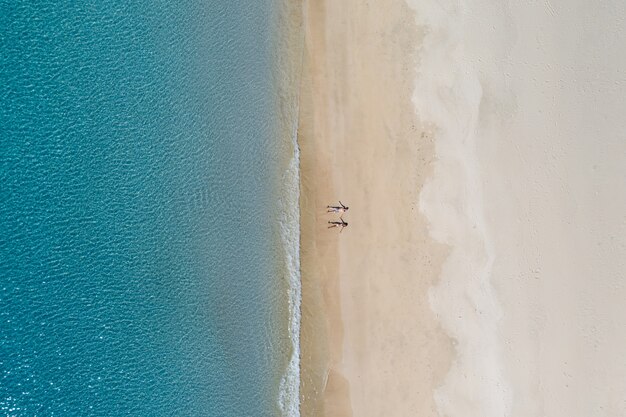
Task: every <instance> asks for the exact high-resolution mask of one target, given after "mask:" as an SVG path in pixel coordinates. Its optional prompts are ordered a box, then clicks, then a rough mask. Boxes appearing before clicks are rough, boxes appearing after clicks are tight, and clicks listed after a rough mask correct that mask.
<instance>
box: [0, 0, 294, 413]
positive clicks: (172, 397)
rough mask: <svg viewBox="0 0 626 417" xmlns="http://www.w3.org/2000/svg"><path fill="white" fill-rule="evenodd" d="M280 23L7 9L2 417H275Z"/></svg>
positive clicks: (192, 13) (206, 8) (164, 8)
mask: <svg viewBox="0 0 626 417" xmlns="http://www.w3.org/2000/svg"><path fill="white" fill-rule="evenodd" d="M271 6H272V5H271V2H270V1H255V2H246V4H244V3H242V2H232V1H223V0H220V1H211V2H202V1H179V2H165V1H136V2H105V3H101V2H79V3H75V4H72V3H69V2H65V3H62V4H59V3H57V2H45V1H42V2H33V3H28V4H27V3H17V2H16V3H13V2H2V3H1V4H0V27H1V28H2V31H1V32H0V33H1V34H0V80H1V82H0V100H1V101H2V106H1V107H0V184H1V186H0V201H1V203H0V225H1V227H0V413H1V414H3V415H7V416H35V415H38V416H51V415H58V416H74V415H76V416H88V415H89V416H91V415H93V416H121V415H132V416H237V417H241V416H254V417H256V416H269V415H276V414H278V413H279V411H278V406H277V398H278V396H279V393H278V389H279V380H280V378H281V376H282V374H283V372H284V369H285V366H286V362H287V360H288V357H289V355H290V354H291V352H292V348H291V344H290V342H289V334H288V326H287V325H286V323H287V322H288V320H289V317H288V315H289V312H288V306H287V304H288V298H287V295H286V293H287V286H288V285H287V284H288V282H287V281H288V279H285V272H284V267H283V264H284V262H285V261H284V259H283V257H284V253H285V248H284V247H282V246H281V245H282V244H283V243H284V242H283V241H281V240H280V230H279V222H278V221H277V214H276V213H277V210H280V209H281V208H282V209H284V207H283V206H281V205H280V204H279V202H280V201H281V198H280V196H279V195H277V192H278V191H277V190H279V188H278V187H276V186H275V185H274V183H275V182H276V180H277V179H280V176H281V175H282V172H281V170H282V169H284V167H285V162H284V161H285V160H286V159H287V158H289V157H290V152H293V149H292V147H291V144H290V143H285V142H284V141H282V140H278V139H277V137H276V135H275V132H274V129H273V126H274V124H275V120H274V119H275V118H276V117H277V115H276V114H275V111H274V109H275V107H274V106H273V105H272V103H271V101H272V96H273V94H274V93H273V91H272V88H273V87H272V83H271V82H270V78H271V74H270V72H271V71H272V62H271V53H270V48H271V39H272V34H271V33H270V30H271V24H270V23H269V22H270V20H271V19H272V10H271ZM296 243H297V241H296ZM296 394H297V390H296Z"/></svg>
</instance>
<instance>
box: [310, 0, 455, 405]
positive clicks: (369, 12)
mask: <svg viewBox="0 0 626 417" xmlns="http://www.w3.org/2000/svg"><path fill="white" fill-rule="evenodd" d="M304 30H305V53H304V64H303V67H304V70H303V74H302V84H301V88H300V117H299V129H298V143H299V146H300V178H301V183H300V190H301V193H300V222H301V223H300V224H301V244H300V248H301V254H300V256H301V273H302V326H301V392H300V399H301V415H302V416H305V417H306V416H325V415H326V416H351V415H355V416H356V415H358V416H368V415H382V414H388V415H396V414H398V415H401V414H407V413H413V414H419V415H432V416H435V415H437V410H436V405H435V401H434V398H433V392H434V390H435V389H436V388H437V387H438V386H439V385H440V384H441V383H442V382H443V378H444V376H445V375H446V373H447V371H448V369H449V367H450V365H451V362H452V360H453V357H454V348H453V343H452V341H451V340H450V339H449V338H448V337H447V336H446V335H445V334H444V332H443V331H442V329H441V327H440V324H439V322H438V321H437V320H436V317H435V316H434V313H433V312H432V311H431V309H430V305H429V301H428V299H429V288H430V287H431V286H432V285H433V284H434V283H435V282H436V281H437V279H438V276H439V273H440V269H441V266H442V264H443V260H444V259H445V257H446V255H447V251H448V249H447V248H446V247H445V246H444V245H441V244H437V243H435V242H434V241H433V240H432V239H431V238H430V237H429V234H428V230H427V223H426V220H425V219H424V217H423V215H422V214H421V213H420V212H419V196H420V191H421V187H422V186H423V184H424V182H425V180H426V178H427V177H428V176H429V175H430V173H431V171H432V168H433V162H434V142H433V138H432V132H430V131H429V127H428V126H422V124H421V123H420V121H419V120H418V119H417V116H416V115H415V109H414V106H413V104H412V101H411V97H412V94H413V90H414V82H415V75H416V70H417V68H416V67H417V66H416V59H417V53H416V51H417V49H418V46H419V43H420V42H421V38H422V36H423V34H421V33H420V32H419V31H418V28H417V26H416V24H415V22H414V16H413V12H412V11H411V10H410V9H409V7H408V5H407V4H406V3H405V1H404V0H385V1H381V2H377V3H376V4H375V5H373V4H364V3H362V2H358V1H356V0H348V1H345V2H330V1H322V2H308V1H306V2H305V4H304ZM338 199H341V200H342V201H344V202H345V203H346V204H347V205H349V206H350V207H351V209H350V211H349V212H348V213H346V214H345V215H344V218H345V220H346V221H348V222H349V223H350V225H349V227H348V228H346V230H344V232H343V233H341V234H338V232H337V231H336V230H335V229H327V227H326V226H327V223H326V222H327V221H328V220H329V219H331V218H333V217H334V216H332V215H329V214H327V213H326V212H325V207H326V205H327V204H330V203H333V202H336V201H337V200H338ZM381 413H382V414H381Z"/></svg>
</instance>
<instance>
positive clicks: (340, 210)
mask: <svg viewBox="0 0 626 417" xmlns="http://www.w3.org/2000/svg"><path fill="white" fill-rule="evenodd" d="M348 209H349V207H348V206H346V205H344V204H343V203H342V202H341V200H340V201H339V205H338V206H326V212H327V213H345V212H346V211H348ZM328 224H330V226H328V228H329V229H330V228H331V227H341V230H340V231H339V233H341V232H343V229H344V227H346V226H348V222H347V221H345V220H344V219H343V216H339V221H331V220H329V221H328Z"/></svg>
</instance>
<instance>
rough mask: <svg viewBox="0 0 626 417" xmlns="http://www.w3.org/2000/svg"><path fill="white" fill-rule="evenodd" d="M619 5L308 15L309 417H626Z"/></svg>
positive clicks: (391, 8)
mask: <svg viewBox="0 0 626 417" xmlns="http://www.w3.org/2000/svg"><path fill="white" fill-rule="evenodd" d="M625 7H626V4H623V3H620V2H618V1H615V0H612V1H611V2H603V3H602V4H591V3H589V2H583V1H582V0H575V1H573V2H572V1H565V0H561V1H558V2H557V1H551V0H546V1H543V2H530V3H529V2H524V3H523V4H522V3H518V4H507V3H502V2H496V1H493V0H491V1H486V0H482V1H464V2H459V1H449V0H442V1H435V0H406V2H405V0H381V1H376V2H373V1H365V0H345V1H328V0H327V1H313V0H309V1H305V2H304V28H305V53H304V71H303V82H302V88H301V100H300V128H299V133H298V141H299V144H300V148H301V196H300V197H301V201H300V204H301V232H302V238H301V250H302V252H301V257H302V258H301V262H302V285H303V294H302V296H303V301H302V334H301V352H302V364H301V372H302V375H301V378H302V389H301V400H302V408H301V413H302V415H303V416H333V417H335V416H351V415H353V416H359V417H362V416H365V417H367V416H418V415H419V416H441V417H444V416H445V417H457V416H459V417H473V416H475V417H503V416H506V417H590V416H602V417H604V416H608V417H621V416H624V415H626V401H625V399H626V359H624V354H623V352H625V351H626V303H625V302H624V300H626V117H624V116H623V114H624V111H625V110H624V109H626V50H625V49H624V48H623V46H624V45H626V25H624V24H623V23H624V22H625V21H626V10H625ZM337 199H341V200H342V201H344V203H346V204H348V205H349V206H350V211H349V212H348V213H346V215H345V216H344V218H345V219H346V220H347V221H348V222H349V226H348V228H346V230H345V231H344V232H343V233H342V234H341V235H339V234H338V233H337V232H338V231H337V230H335V229H327V228H326V226H327V223H326V222H327V221H328V220H329V219H331V218H333V217H332V216H331V215H328V214H326V213H325V209H324V208H325V206H326V205H327V204H329V203H333V202H336V200H337Z"/></svg>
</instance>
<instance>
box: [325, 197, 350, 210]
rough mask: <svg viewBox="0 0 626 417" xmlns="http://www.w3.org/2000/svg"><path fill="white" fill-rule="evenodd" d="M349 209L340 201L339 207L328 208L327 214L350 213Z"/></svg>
mask: <svg viewBox="0 0 626 417" xmlns="http://www.w3.org/2000/svg"><path fill="white" fill-rule="evenodd" d="M348 209H349V207H348V206H345V205H344V204H343V203H342V202H341V200H339V205H338V206H326V212H327V213H345V212H346V211H348Z"/></svg>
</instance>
